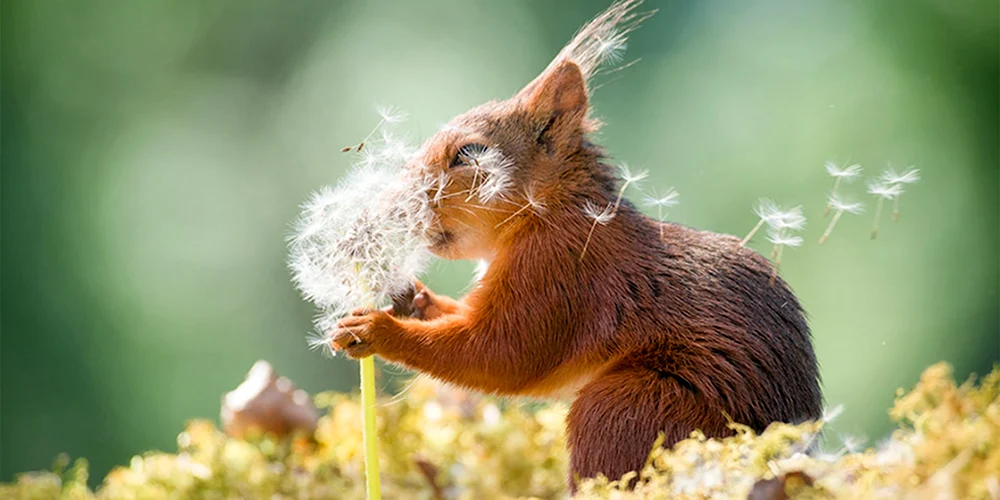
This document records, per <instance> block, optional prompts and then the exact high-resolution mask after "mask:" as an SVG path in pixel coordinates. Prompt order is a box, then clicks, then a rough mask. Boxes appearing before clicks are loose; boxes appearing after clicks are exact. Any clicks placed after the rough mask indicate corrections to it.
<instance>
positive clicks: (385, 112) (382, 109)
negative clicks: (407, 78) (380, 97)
mask: <svg viewBox="0 0 1000 500" xmlns="http://www.w3.org/2000/svg"><path fill="white" fill-rule="evenodd" d="M375 112H376V113H378V115H379V118H380V120H379V121H378V123H376V124H375V127H374V128H373V129H372V131H371V132H368V135H366V136H365V138H364V139H362V140H361V142H359V143H358V144H356V145H354V146H346V147H344V148H341V150H340V152H341V153H349V152H351V151H356V152H358V153H360V152H361V150H362V149H364V147H365V145H366V144H367V143H368V140H369V139H371V138H372V136H373V135H375V133H376V132H378V131H379V129H380V128H382V125H385V124H386V123H400V122H403V121H405V120H406V118H407V114H406V113H405V112H403V111H400V110H399V109H397V108H395V107H393V106H375Z"/></svg>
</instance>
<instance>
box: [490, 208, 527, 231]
mask: <svg viewBox="0 0 1000 500" xmlns="http://www.w3.org/2000/svg"><path fill="white" fill-rule="evenodd" d="M530 207H531V203H526V204H525V205H524V206H523V207H521V208H519V209H518V210H517V211H516V212H514V213H512V214H510V217H507V218H506V219H504V220H502V221H500V223H499V224H497V225H496V226H493V228H494V229H496V228H498V227H500V226H502V225H504V224H506V223H507V221H509V220H511V219H513V218H514V217H517V214H519V213H521V212H523V211H525V210H527V209H528V208H530Z"/></svg>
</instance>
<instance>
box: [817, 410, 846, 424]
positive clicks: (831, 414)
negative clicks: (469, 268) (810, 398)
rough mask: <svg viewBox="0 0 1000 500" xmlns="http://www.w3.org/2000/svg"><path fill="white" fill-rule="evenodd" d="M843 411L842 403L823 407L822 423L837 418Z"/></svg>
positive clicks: (827, 422)
mask: <svg viewBox="0 0 1000 500" xmlns="http://www.w3.org/2000/svg"><path fill="white" fill-rule="evenodd" d="M843 413H844V405H833V406H828V407H826V408H824V409H823V416H822V419H823V424H824V425H827V424H829V423H831V422H833V421H834V420H837V418H839V417H840V415H841V414H843Z"/></svg>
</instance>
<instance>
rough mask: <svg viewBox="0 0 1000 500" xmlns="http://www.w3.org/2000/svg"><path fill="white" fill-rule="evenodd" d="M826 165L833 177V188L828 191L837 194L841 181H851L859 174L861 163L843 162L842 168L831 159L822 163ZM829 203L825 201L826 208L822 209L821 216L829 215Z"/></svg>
mask: <svg viewBox="0 0 1000 500" xmlns="http://www.w3.org/2000/svg"><path fill="white" fill-rule="evenodd" d="M824 166H825V167H826V172H827V173H828V174H830V176H831V177H833V178H834V181H833V190H832V191H831V192H830V195H831V196H837V189H838V188H840V183H841V181H844V182H851V181H853V180H854V179H855V178H857V177H859V176H861V170H862V169H861V165H860V164H858V163H855V164H853V165H847V164H845V165H844V167H843V168H841V167H838V166H837V164H836V163H834V162H832V161H828V162H826V164H825V165H824ZM830 209H831V207H830V204H829V203H827V205H826V208H825V209H824V210H823V217H826V216H827V215H830Z"/></svg>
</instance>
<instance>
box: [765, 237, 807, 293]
mask: <svg viewBox="0 0 1000 500" xmlns="http://www.w3.org/2000/svg"><path fill="white" fill-rule="evenodd" d="M767 233H768V238H767V239H768V241H770V242H771V243H773V244H774V249H773V250H772V251H771V255H773V256H774V269H773V272H772V273H771V286H774V282H775V280H776V279H777V276H778V272H779V270H780V269H781V255H782V254H783V253H784V250H785V247H797V246H799V245H801V244H802V237H801V236H793V235H791V234H788V230H787V229H778V228H774V227H770V228H768V230H767Z"/></svg>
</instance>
